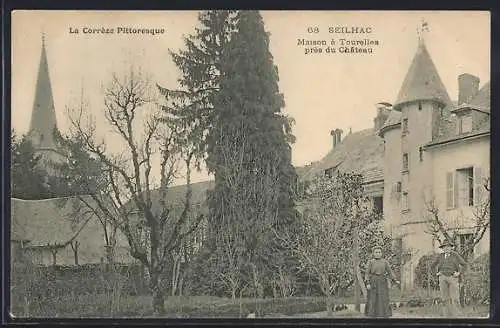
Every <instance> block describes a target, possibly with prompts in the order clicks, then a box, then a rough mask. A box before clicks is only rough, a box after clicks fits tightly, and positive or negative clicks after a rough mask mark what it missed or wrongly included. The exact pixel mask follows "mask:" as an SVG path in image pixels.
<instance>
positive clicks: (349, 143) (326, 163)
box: [304, 129, 384, 183]
mask: <svg viewBox="0 0 500 328" xmlns="http://www.w3.org/2000/svg"><path fill="white" fill-rule="evenodd" d="M383 160H384V143H383V140H382V138H380V137H378V136H377V134H376V131H374V130H373V129H366V130H362V131H358V132H353V133H351V134H348V135H347V136H346V137H345V138H344V140H342V141H341V142H340V143H339V144H337V146H336V147H335V148H334V149H332V150H331V151H330V152H329V153H328V154H327V155H326V156H325V157H324V158H323V159H322V160H320V161H319V162H318V164H317V165H315V166H314V169H313V170H311V172H309V173H308V175H307V176H304V179H306V180H310V179H313V178H314V177H315V176H316V175H318V174H322V173H323V172H324V171H325V170H327V169H330V168H334V171H337V170H339V171H342V172H356V173H360V174H362V175H363V178H364V182H365V183H369V182H373V181H378V180H382V179H383V167H384V166H383Z"/></svg>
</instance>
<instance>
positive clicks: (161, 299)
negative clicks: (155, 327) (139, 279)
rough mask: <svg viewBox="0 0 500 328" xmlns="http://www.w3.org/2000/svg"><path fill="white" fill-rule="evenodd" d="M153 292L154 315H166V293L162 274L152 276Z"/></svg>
mask: <svg viewBox="0 0 500 328" xmlns="http://www.w3.org/2000/svg"><path fill="white" fill-rule="evenodd" d="M150 283H151V291H152V292H153V302H152V306H153V313H154V315H164V314H165V291H164V290H163V288H162V286H161V278H160V273H156V272H155V273H153V274H151V282H150Z"/></svg>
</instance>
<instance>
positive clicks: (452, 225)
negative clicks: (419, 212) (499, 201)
mask: <svg viewBox="0 0 500 328" xmlns="http://www.w3.org/2000/svg"><path fill="white" fill-rule="evenodd" d="M478 187H479V188H476V189H475V190H474V193H478V194H477V195H475V205H474V206H473V207H472V210H471V215H470V216H469V217H465V216H464V213H463V212H462V211H460V210H459V211H456V213H455V215H454V216H453V217H449V216H448V217H445V216H444V215H443V213H442V212H441V210H440V207H439V204H438V203H437V201H436V198H435V197H432V198H430V199H428V200H426V201H425V205H426V209H427V212H428V215H427V227H426V228H427V229H426V232H427V233H428V234H430V235H432V236H433V237H434V238H435V239H436V240H438V241H442V240H443V238H444V239H449V240H456V239H457V237H458V235H459V234H460V230H461V229H462V228H463V227H464V226H466V227H467V228H469V229H468V231H470V232H471V237H470V238H468V239H466V240H464V244H463V245H461V248H460V249H459V252H460V255H462V256H463V257H464V259H466V260H470V258H469V254H471V252H472V251H473V250H474V248H475V247H476V245H477V244H479V242H480V241H481V240H482V239H483V237H484V235H485V234H486V232H487V231H489V227H490V204H491V201H490V178H489V177H486V178H484V179H483V180H482V181H481V182H480V184H479V186H478Z"/></svg>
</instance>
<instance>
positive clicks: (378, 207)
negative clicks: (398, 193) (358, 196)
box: [373, 196, 384, 215]
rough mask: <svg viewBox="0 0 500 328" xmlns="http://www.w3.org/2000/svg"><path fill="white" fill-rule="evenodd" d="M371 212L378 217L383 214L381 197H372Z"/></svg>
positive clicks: (382, 199)
mask: <svg viewBox="0 0 500 328" xmlns="http://www.w3.org/2000/svg"><path fill="white" fill-rule="evenodd" d="M373 211H374V212H375V213H376V214H379V215H382V214H383V213H384V198H383V197H382V196H375V197H373Z"/></svg>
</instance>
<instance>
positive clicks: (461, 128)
mask: <svg viewBox="0 0 500 328" xmlns="http://www.w3.org/2000/svg"><path fill="white" fill-rule="evenodd" d="M471 131H472V116H471V115H470V114H469V115H460V116H458V117H457V134H462V133H468V132H471Z"/></svg>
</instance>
